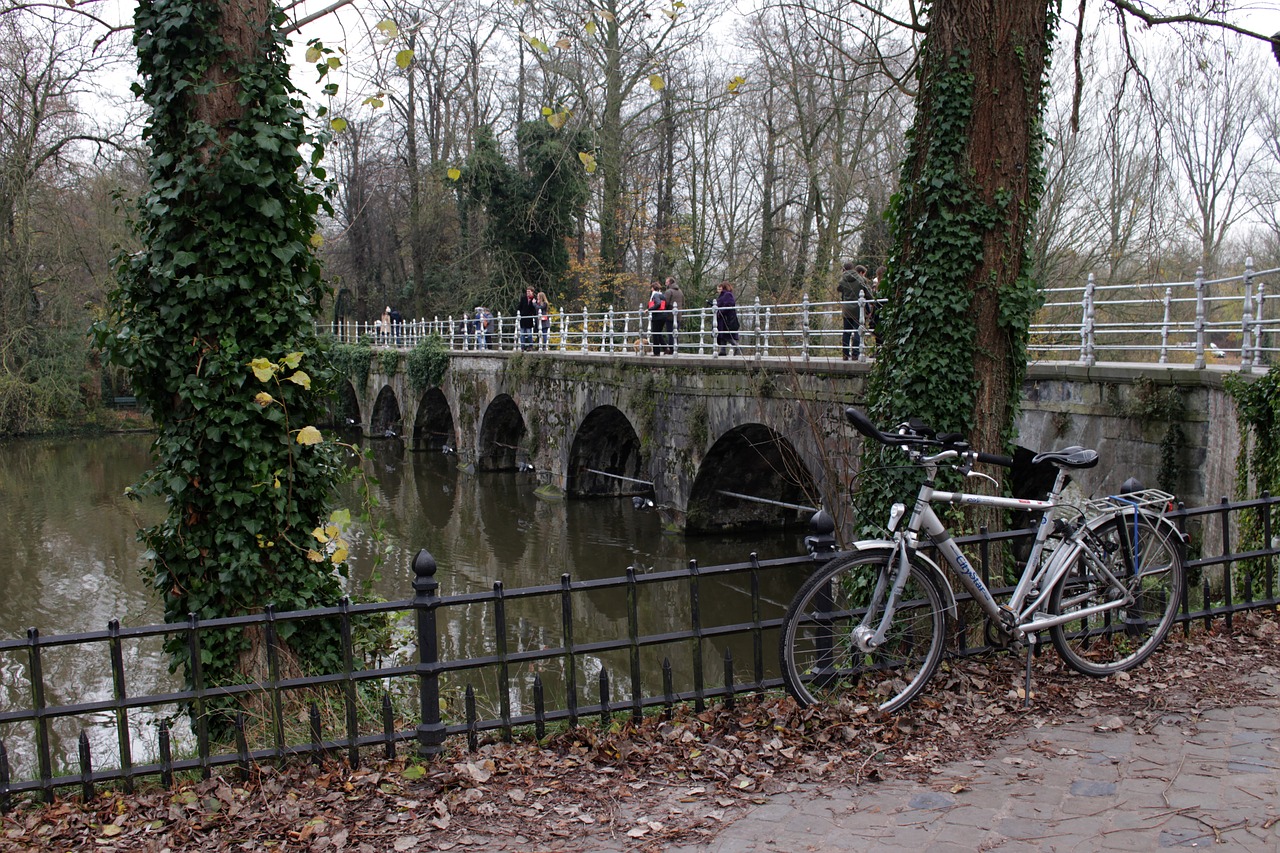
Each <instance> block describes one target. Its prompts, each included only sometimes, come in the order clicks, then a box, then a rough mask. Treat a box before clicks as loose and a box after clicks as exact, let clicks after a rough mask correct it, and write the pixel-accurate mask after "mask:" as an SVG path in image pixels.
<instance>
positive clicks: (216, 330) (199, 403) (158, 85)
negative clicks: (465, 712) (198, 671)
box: [95, 0, 345, 685]
mask: <svg viewBox="0 0 1280 853" xmlns="http://www.w3.org/2000/svg"><path fill="white" fill-rule="evenodd" d="M266 14H267V16H268V17H267V19H266V20H265V21H261V20H254V19H253V18H252V17H251V15H250V14H249V13H248V12H246V10H245V9H243V8H240V7H235V6H233V4H227V3H209V2H200V0H140V2H139V3H138V6H137V10H136V16H135V30H134V44H135V47H136V50H137V56H138V69H139V72H140V75H141V78H142V82H141V83H140V84H135V86H134V89H135V92H136V93H137V94H138V95H140V96H141V97H142V98H143V100H144V102H145V103H146V105H147V107H148V109H149V110H150V117H149V119H148V121H147V124H146V127H145V129H144V131H143V138H144V140H145V142H146V144H147V146H148V148H149V151H150V158H149V164H148V165H149V173H150V174H149V179H150V190H149V192H148V193H147V194H146V195H145V196H144V197H143V198H142V199H141V200H140V201H139V204H138V209H137V214H136V221H135V228H136V231H137V234H138V236H139V237H140V239H141V244H142V246H143V249H142V250H141V251H139V252H137V253H136V254H132V255H124V256H122V257H120V258H119V259H118V260H117V285H116V288H115V290H114V291H113V293H112V294H111V300H112V305H113V307H114V310H115V316H114V317H113V318H112V319H110V320H108V321H104V322H102V323H100V324H98V325H97V326H96V327H95V336H96V340H97V343H98V344H99V346H101V347H102V348H103V350H104V351H105V353H106V355H107V357H108V358H109V359H110V361H111V363H113V364H115V365H118V366H120V367H122V368H125V369H127V370H128V371H129V373H130V375H131V376H132V379H133V387H134V391H135V393H136V394H137V396H138V398H139V400H140V401H142V402H143V403H144V404H145V405H146V406H147V407H148V408H149V410H150V411H151V414H152V417H153V418H154V420H155V423H156V425H157V428H158V435H157V438H156V440H155V444H154V455H155V460H156V464H155V467H154V468H153V469H152V470H151V471H150V472H148V474H147V475H145V477H144V480H143V482H142V483H141V484H140V488H141V489H143V490H146V491H149V492H152V493H154V494H157V495H160V496H161V497H163V499H164V501H165V504H166V506H167V507H168V515H167V516H166V517H165V519H164V520H163V521H161V522H160V523H159V524H157V525H156V526H154V527H150V528H148V529H146V530H143V531H141V532H140V534H139V536H140V538H141V540H142V541H143V542H144V543H145V544H146V546H147V548H148V551H147V556H148V557H149V559H150V561H151V574H152V584H153V585H154V587H155V589H156V590H157V592H158V593H159V594H160V595H161V596H163V599H164V610H165V619H166V621H170V622H177V621H183V620H185V619H186V618H187V616H188V614H195V615H196V616H198V617H199V618H201V619H212V618H216V617H223V616H231V615H237V614H244V613H252V612H258V611H261V610H262V609H263V608H264V607H265V606H266V605H268V604H274V606H275V607H276V608H277V609H280V610H295V609H298V610H300V609H307V608H313V607H318V606H325V605H331V604H335V603H336V602H337V601H338V599H339V598H340V596H341V595H342V591H343V585H342V580H341V577H340V576H341V575H342V574H343V573H344V572H345V569H344V567H343V565H342V561H341V559H339V558H340V557H341V556H343V554H340V553H338V546H337V545H336V544H335V543H336V542H337V541H338V540H339V539H340V536H339V535H338V534H339V531H338V530H337V529H336V528H334V527H333V526H332V525H333V524H336V522H337V519H336V518H334V517H331V516H330V513H329V510H330V509H331V505H330V504H331V498H332V496H333V495H334V494H335V487H336V484H337V482H338V480H339V478H340V477H341V472H342V471H343V466H342V460H341V457H340V453H339V448H338V447H337V445H336V444H335V443H334V442H332V441H329V440H326V439H325V438H324V437H323V436H322V435H321V434H320V433H319V432H318V431H317V430H316V429H315V428H314V427H313V426H310V424H314V423H317V422H319V421H320V419H321V418H322V417H323V414H324V402H325V396H326V394H327V392H328V390H329V389H330V388H331V387H332V386H333V381H334V372H333V369H332V367H331V364H330V363H329V362H328V360H327V358H326V357H325V356H324V354H323V353H322V351H321V349H320V347H319V345H318V342H317V340H316V336H315V332H314V326H313V312H314V309H315V306H317V305H318V304H319V302H320V299H321V297H322V296H323V295H324V293H325V285H324V283H323V281H322V278H321V269H320V264H319V262H318V260H317V258H316V256H315V254H314V251H313V249H314V247H315V246H316V245H317V244H318V240H317V238H316V234H317V230H316V216H317V214H318V213H319V212H321V211H330V212H331V210H330V207H329V204H328V201H327V199H326V195H325V193H324V192H323V190H322V187H323V184H322V182H323V181H324V178H325V175H324V171H323V169H321V168H320V166H319V163H320V160H321V158H322V156H323V153H324V142H325V140H324V139H322V138H318V137H317V136H315V135H313V134H311V133H310V132H308V130H307V128H306V126H305V123H304V112H303V108H302V105H301V102H300V101H299V100H298V98H297V96H296V93H295V90H294V89H293V87H292V85H291V84H290V82H289V68H288V65H287V63H286V61H285V39H284V37H283V35H282V34H281V26H282V25H283V23H284V21H285V17H284V14H283V13H282V12H280V10H279V9H278V8H277V7H275V6H271V7H270V10H269V11H268V12H267V13H266ZM233 15H234V16H236V17H235V18H234V19H232V18H231V16H233ZM302 149H306V150H308V151H309V154H310V159H309V160H307V159H305V158H304V157H303V156H302V155H301V153H300V150H302ZM342 550H344V551H345V549H342ZM278 634H279V638H280V640H281V641H282V642H284V643H285V644H286V645H287V648H288V652H289V654H288V655H286V658H287V660H288V661H289V662H290V665H291V666H292V665H296V666H298V667H300V668H301V669H303V670H304V671H322V670H325V671H336V669H334V668H335V667H340V666H341V659H340V650H341V643H340V642H338V636H337V633H336V626H334V625H333V624H331V623H328V622H325V621H314V622H308V623H305V624H300V623H289V624H281V625H279V632H278ZM257 646H258V644H257V643H255V639H254V636H253V635H252V633H251V632H248V631H245V632H241V631H226V632H221V633H218V634H216V635H215V634H210V633H207V632H206V633H202V646H201V663H202V665H203V667H202V668H203V677H204V681H205V684H206V685H216V684H227V683H236V682H240V681H244V680H245V678H246V677H253V676H254V672H255V668H256V667H260V666H262V663H261V662H260V657H259V652H260V649H259V648H258V647H257ZM167 649H168V651H169V653H170V655H171V659H172V661H173V664H172V665H173V667H174V668H178V667H183V668H185V669H186V672H187V674H188V679H190V675H191V670H190V666H191V664H192V661H191V660H189V659H188V653H187V645H186V643H185V641H184V640H182V639H181V638H180V637H175V638H174V639H173V640H171V641H170V642H169V643H168V645H167ZM255 661H257V662H255Z"/></svg>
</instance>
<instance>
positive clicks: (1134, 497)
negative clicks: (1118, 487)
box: [1082, 489, 1178, 518]
mask: <svg viewBox="0 0 1280 853" xmlns="http://www.w3.org/2000/svg"><path fill="white" fill-rule="evenodd" d="M1177 500H1178V499H1177V498H1176V497H1175V496H1174V495H1171V494H1169V493H1168V492H1163V491H1161V490H1160V489H1142V490H1141V491H1137V492H1130V493H1128V494H1124V495H1107V496H1106V497H1101V498H1090V499H1089V500H1087V501H1085V502H1084V503H1083V505H1082V508H1083V509H1084V511H1085V514H1086V515H1088V516H1089V517H1090V518H1096V517H1097V516H1100V515H1106V514H1108V513H1113V512H1116V511H1117V510H1123V509H1127V508H1129V507H1136V508H1141V509H1152V510H1158V511H1159V512H1161V513H1163V512H1164V511H1165V510H1167V509H1171V508H1173V506H1175V505H1176V504H1177Z"/></svg>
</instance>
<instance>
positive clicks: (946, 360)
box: [868, 0, 1056, 520]
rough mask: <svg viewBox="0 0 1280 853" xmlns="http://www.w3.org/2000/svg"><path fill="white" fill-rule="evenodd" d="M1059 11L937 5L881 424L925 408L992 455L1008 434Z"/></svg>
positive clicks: (898, 254) (914, 140)
mask: <svg viewBox="0 0 1280 853" xmlns="http://www.w3.org/2000/svg"><path fill="white" fill-rule="evenodd" d="M1054 7H1055V4H1054V3H1052V2H1048V0H1011V2H1007V3H990V2H978V0H937V2H934V3H933V4H932V5H931V6H930V9H929V21H928V34H927V36H926V38H925V40H924V43H923V46H922V53H921V65H920V77H919V84H920V85H919V96H918V97H917V100H916V115H915V120H914V123H913V125H912V128H911V131H910V139H909V148H908V153H907V157H906V160H905V162H904V164H903V169H902V176H901V182H900V184H901V189H900V192H899V195H898V196H897V198H896V199H895V201H894V204H893V206H892V208H891V217H892V219H891V221H892V229H893V249H892V254H891V256H890V260H889V273H888V277H887V284H885V285H883V286H884V287H885V293H884V294H882V295H884V296H886V297H887V298H888V306H887V310H885V311H884V312H882V317H881V319H880V326H879V328H878V329H877V333H878V338H879V350H878V352H877V358H876V364H875V367H874V369H873V371H872V376H871V383H870V403H871V410H872V412H873V415H874V419H875V420H876V421H878V422H879V423H881V424H890V423H897V422H899V421H901V420H904V419H906V418H907V417H909V416H914V417H919V418H921V419H923V420H924V421H926V422H928V423H930V424H931V425H932V426H934V427H935V428H937V429H938V430H940V431H949V432H950V431H954V432H962V433H965V434H968V435H969V436H970V439H971V441H972V443H973V445H974V446H975V447H977V448H979V449H982V450H986V451H988V452H999V451H1000V450H1001V449H1002V448H1004V447H1005V446H1006V445H1007V444H1008V443H1009V442H1010V440H1011V434H1012V425H1013V418H1014V414H1015V413H1016V411H1017V406H1018V399H1019V393H1020V385H1021V382H1022V378H1023V375H1024V374H1025V372H1026V347H1027V332H1028V327H1029V324H1030V321H1031V315H1032V313H1033V312H1034V310H1035V308H1036V307H1037V305H1038V304H1039V298H1040V297H1039V289H1038V287H1037V285H1036V283H1035V282H1033V281H1031V280H1030V278H1029V275H1030V270H1031V268H1030V265H1029V263H1028V261H1027V257H1028V256H1027V251H1026V245H1027V241H1028V235H1029V232H1030V228H1031V225H1032V222H1033V220H1034V217H1035V210H1036V206H1037V203H1038V200H1039V197H1040V190H1041V184H1042V177H1043V169H1042V165H1041V157H1042V150H1043V145H1044V140H1043V135H1042V131H1041V126H1042V125H1041V116H1042V110H1043V106H1044V90H1045V86H1044V81H1045V72H1046V68H1047V62H1048V55H1049V48H1050V44H1051V39H1052V31H1053V27H1054V24H1055V23H1056V19H1055V17H1054V14H1053V11H1052V9H1053V8H1054ZM869 461H870V460H869ZM885 485H886V484H883V483H881V484H880V486H881V487H885ZM893 488H894V487H893V486H888V489H889V490H890V491H892V490H893ZM871 490H872V491H871V493H872V495H873V496H875V493H876V487H875V486H874V485H873V486H872V487H871ZM886 496H887V495H886V494H885V493H883V492H882V493H881V494H879V495H878V498H877V500H878V501H879V502H882V499H883V498H884V497H886ZM873 502H877V501H873ZM868 520H870V519H868Z"/></svg>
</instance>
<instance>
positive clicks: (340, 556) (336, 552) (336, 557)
mask: <svg viewBox="0 0 1280 853" xmlns="http://www.w3.org/2000/svg"><path fill="white" fill-rule="evenodd" d="M348 554H350V551H348V550H347V546H346V545H339V546H338V547H337V548H334V549H333V554H332V555H331V556H330V557H329V559H331V560H333V561H334V562H335V563H343V562H346V559H347V556H348Z"/></svg>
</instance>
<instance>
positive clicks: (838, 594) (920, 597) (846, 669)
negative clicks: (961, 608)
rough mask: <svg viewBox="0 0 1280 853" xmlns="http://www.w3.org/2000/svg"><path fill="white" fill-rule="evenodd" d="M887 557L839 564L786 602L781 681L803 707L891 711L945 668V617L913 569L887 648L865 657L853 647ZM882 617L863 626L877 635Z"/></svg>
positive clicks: (935, 592)
mask: <svg viewBox="0 0 1280 853" xmlns="http://www.w3.org/2000/svg"><path fill="white" fill-rule="evenodd" d="M890 559H892V555H889V554H886V553H885V552H880V553H875V554H870V553H864V554H851V555H849V556H846V557H838V558H836V559H835V560H832V561H831V562H830V563H828V564H827V565H826V566H824V567H822V568H821V569H819V570H818V571H817V572H816V573H815V574H814V575H813V576H812V577H810V578H809V579H808V580H807V581H805V583H804V585H803V586H801V587H800V591H799V592H797V593H796V596H795V598H794V599H792V601H791V606H790V607H789V608H788V609H787V615H786V618H785V619H784V620H783V624H782V634H781V637H780V638H779V657H780V658H781V660H782V677H783V680H784V681H785V682H786V684H787V689H788V690H789V691H790V692H791V695H792V696H794V697H795V698H796V701H797V702H799V703H800V704H801V705H814V704H829V705H839V706H847V707H849V708H853V707H856V706H858V705H874V706H875V707H877V708H879V709H880V710H881V711H885V712H889V711H896V710H898V709H899V708H901V707H902V706H904V705H906V704H907V703H908V702H910V701H911V700H912V699H913V698H914V697H915V696H916V694H917V693H919V692H920V690H921V689H922V688H923V687H924V685H925V684H926V683H927V682H928V681H929V678H930V676H932V675H933V673H934V670H936V669H937V668H938V664H939V663H940V662H941V661H942V654H943V645H944V642H945V640H946V636H947V611H946V605H945V602H944V600H943V597H942V592H941V591H940V590H939V589H938V586H937V584H936V583H935V582H934V580H933V578H932V577H931V576H930V575H929V574H928V573H927V572H926V571H925V570H923V569H921V568H919V567H917V566H916V565H914V564H913V565H912V566H911V569H910V575H909V577H908V578H907V583H906V586H905V587H904V588H903V590H902V594H901V595H900V596H899V598H898V606H897V608H896V610H895V611H894V614H893V620H892V622H891V623H890V625H889V628H888V631H887V632H886V633H885V637H884V642H883V643H882V644H881V645H880V646H878V647H877V648H876V649H875V650H873V651H871V652H864V651H862V650H861V649H859V648H858V647H857V646H856V645H855V644H854V642H853V630H854V628H856V627H858V626H859V625H861V624H862V622H863V619H864V616H865V615H866V610H867V605H868V603H869V602H870V600H871V594H872V592H873V590H874V589H875V585H876V581H877V580H878V579H879V578H880V576H881V575H882V574H883V573H887V572H888V571H889V561H890ZM881 612H882V611H878V612H876V613H874V614H872V616H871V617H870V619H868V620H867V621H868V626H869V627H870V628H871V629H873V630H874V629H876V628H877V627H878V626H879V624H880V617H881Z"/></svg>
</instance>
